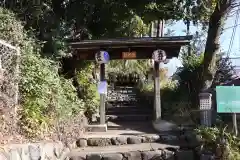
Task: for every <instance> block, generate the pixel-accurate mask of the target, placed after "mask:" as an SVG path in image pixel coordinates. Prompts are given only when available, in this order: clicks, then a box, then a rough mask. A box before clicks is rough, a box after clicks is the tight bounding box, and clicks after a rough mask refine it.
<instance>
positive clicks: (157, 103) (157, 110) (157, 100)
mask: <svg viewBox="0 0 240 160" xmlns="http://www.w3.org/2000/svg"><path fill="white" fill-rule="evenodd" d="M161 112H162V111H161V96H160V76H159V62H157V61H155V62H154V120H157V119H159V118H161Z"/></svg>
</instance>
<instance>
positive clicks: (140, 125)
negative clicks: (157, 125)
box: [85, 122, 158, 138]
mask: <svg viewBox="0 0 240 160" xmlns="http://www.w3.org/2000/svg"><path fill="white" fill-rule="evenodd" d="M124 135H126V136H129V135H136V136H137V135H138V136H141V135H148V136H155V135H158V133H157V132H156V131H155V130H154V129H153V127H152V124H151V122H122V123H113V122H108V131H107V132H87V133H86V135H85V136H86V137H87V138H95V137H102V138H108V137H110V138H111V137H117V136H124Z"/></svg>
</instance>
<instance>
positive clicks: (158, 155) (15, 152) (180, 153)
mask: <svg viewBox="0 0 240 160" xmlns="http://www.w3.org/2000/svg"><path fill="white" fill-rule="evenodd" d="M74 152H75V154H74ZM74 152H71V150H70V149H69V148H67V147H64V145H63V144H62V143H61V142H58V143H35V144H19V145H8V146H5V147H1V148H0V160H194V159H196V157H198V158H199V157H200V155H199V154H197V152H196V151H195V150H191V149H187V150H174V149H171V148H169V149H159V150H146V151H129V152H123V153H121V152H118V151H116V153H105V154H104V153H103V154H101V153H99V154H91V153H89V154H86V155H78V154H76V153H79V154H81V152H76V150H75V151H74ZM201 156H202V160H209V159H211V158H212V156H211V155H201Z"/></svg>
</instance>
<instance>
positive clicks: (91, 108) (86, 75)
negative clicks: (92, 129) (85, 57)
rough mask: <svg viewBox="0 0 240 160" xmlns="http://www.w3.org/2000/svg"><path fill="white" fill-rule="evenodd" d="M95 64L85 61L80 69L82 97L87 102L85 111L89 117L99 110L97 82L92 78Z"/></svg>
mask: <svg viewBox="0 0 240 160" xmlns="http://www.w3.org/2000/svg"><path fill="white" fill-rule="evenodd" d="M93 67H94V66H93V65H92V64H89V63H85V64H84V66H82V67H81V70H79V71H78V74H77V75H78V83H79V85H80V88H81V98H82V99H83V100H84V102H85V108H84V112H85V115H86V116H87V118H89V119H91V117H92V115H93V114H95V113H97V112H98V108H99V105H100V96H99V94H98V92H97V84H96V83H95V82H94V80H93V78H92V70H93Z"/></svg>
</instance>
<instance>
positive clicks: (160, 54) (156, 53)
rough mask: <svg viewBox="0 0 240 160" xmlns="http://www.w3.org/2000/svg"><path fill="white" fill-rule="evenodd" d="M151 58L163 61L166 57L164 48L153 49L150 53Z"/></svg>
mask: <svg viewBox="0 0 240 160" xmlns="http://www.w3.org/2000/svg"><path fill="white" fill-rule="evenodd" d="M152 59H153V60H154V61H156V62H164V61H165V60H166V59H167V55H166V52H165V51H164V50H161V49H158V50H155V51H154V52H153V54H152Z"/></svg>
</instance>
